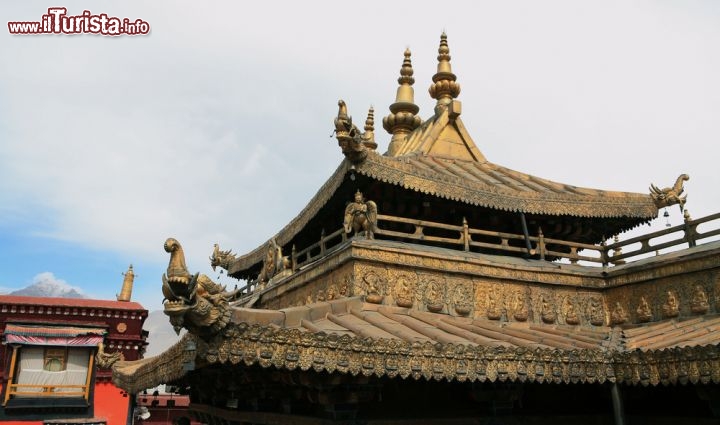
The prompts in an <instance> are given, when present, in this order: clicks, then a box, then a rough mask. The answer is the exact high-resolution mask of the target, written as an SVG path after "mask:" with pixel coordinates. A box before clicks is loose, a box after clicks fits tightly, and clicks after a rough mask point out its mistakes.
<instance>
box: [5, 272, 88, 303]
mask: <svg viewBox="0 0 720 425" xmlns="http://www.w3.org/2000/svg"><path fill="white" fill-rule="evenodd" d="M12 295H24V296H32V297H65V298H85V297H86V295H85V293H84V292H83V290H82V289H81V288H78V287H75V286H71V285H69V284H68V283H67V282H66V281H64V280H62V279H58V278H57V277H55V275H54V274H53V273H51V272H43V273H39V274H37V275H35V277H33V279H32V283H31V284H30V285H29V286H27V287H25V288H22V289H18V290H15V291H12Z"/></svg>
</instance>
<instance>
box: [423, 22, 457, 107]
mask: <svg viewBox="0 0 720 425" xmlns="http://www.w3.org/2000/svg"><path fill="white" fill-rule="evenodd" d="M437 59H438V66H437V73H435V75H433V77H432V80H433V84H431V85H430V89H429V92H430V96H431V97H432V98H433V99H437V106H438V107H439V106H446V105H448V104H450V103H451V102H452V100H453V99H455V98H456V97H458V95H459V94H460V84H458V83H457V82H456V81H455V80H457V76H456V75H455V74H453V72H452V67H451V66H450V47H448V43H447V34H446V33H445V31H443V33H442V35H441V36H440V47H439V48H438V57H437ZM436 109H437V107H436Z"/></svg>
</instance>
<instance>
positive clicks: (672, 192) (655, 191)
mask: <svg viewBox="0 0 720 425" xmlns="http://www.w3.org/2000/svg"><path fill="white" fill-rule="evenodd" d="M688 180H690V176H688V175H687V174H680V177H678V178H677V180H675V184H674V185H673V187H665V188H662V189H660V188H658V187H657V186H655V185H654V184H650V196H652V198H653V201H655V205H657V207H658V208H663V207H669V206H670V205H675V204H679V205H680V211H682V210H683V209H684V208H685V201H686V200H687V195H685V196H683V192H684V191H685V189H684V188H683V182H686V181H688Z"/></svg>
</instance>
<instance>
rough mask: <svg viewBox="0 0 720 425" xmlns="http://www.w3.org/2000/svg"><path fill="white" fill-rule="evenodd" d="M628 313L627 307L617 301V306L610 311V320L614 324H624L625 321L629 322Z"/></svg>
mask: <svg viewBox="0 0 720 425" xmlns="http://www.w3.org/2000/svg"><path fill="white" fill-rule="evenodd" d="M627 320H628V315H627V312H626V311H625V307H623V305H622V304H621V303H620V302H619V301H617V302H615V307H614V308H613V310H612V313H610V322H611V323H612V324H613V325H622V324H623V323H625V322H627Z"/></svg>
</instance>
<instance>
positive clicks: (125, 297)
mask: <svg viewBox="0 0 720 425" xmlns="http://www.w3.org/2000/svg"><path fill="white" fill-rule="evenodd" d="M123 275H124V276H125V279H123V285H122V289H121V290H120V295H117V300H118V301H130V298H132V289H133V282H134V281H135V272H133V266H132V264H130V267H128V269H127V271H126V272H125V273H123Z"/></svg>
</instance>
